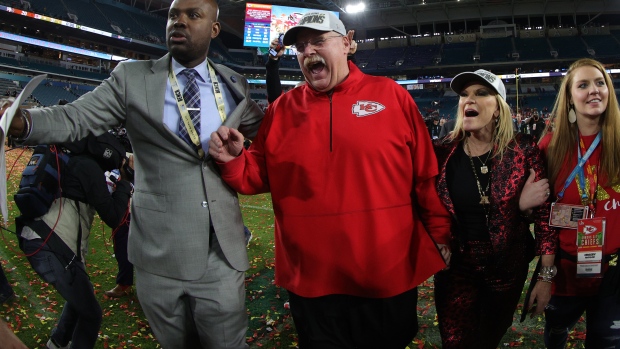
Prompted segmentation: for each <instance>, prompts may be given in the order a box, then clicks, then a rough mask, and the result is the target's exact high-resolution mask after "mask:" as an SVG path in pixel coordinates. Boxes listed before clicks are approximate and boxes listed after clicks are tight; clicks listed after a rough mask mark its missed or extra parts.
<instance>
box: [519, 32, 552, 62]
mask: <svg viewBox="0 0 620 349" xmlns="http://www.w3.org/2000/svg"><path fill="white" fill-rule="evenodd" d="M514 42H515V46H516V48H517V52H518V53H519V60H520V61H539V60H543V59H550V58H551V49H550V48H549V44H548V43H547V38H544V37H543V38H518V37H517V38H514Z"/></svg>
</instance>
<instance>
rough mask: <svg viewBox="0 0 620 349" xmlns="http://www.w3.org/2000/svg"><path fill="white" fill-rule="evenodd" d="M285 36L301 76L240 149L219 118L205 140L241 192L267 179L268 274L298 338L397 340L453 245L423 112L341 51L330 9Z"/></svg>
mask: <svg viewBox="0 0 620 349" xmlns="http://www.w3.org/2000/svg"><path fill="white" fill-rule="evenodd" d="M284 45H287V46H288V45H293V46H294V47H295V49H296V50H297V57H298V60H299V65H300V67H301V70H302V72H303V74H304V76H305V78H306V82H307V84H305V85H304V86H301V87H298V88H296V89H293V90H291V91H290V92H288V93H286V94H284V95H282V96H281V97H280V98H279V99H278V100H277V101H275V102H274V103H273V104H272V106H271V107H270V108H269V110H268V112H267V114H266V116H265V118H264V120H263V123H262V125H261V128H260V130H259V133H258V135H257V137H256V138H255V139H254V141H253V143H252V145H251V146H250V148H249V150H244V149H243V137H242V136H241V134H240V133H239V132H238V131H237V130H235V129H230V128H227V127H225V126H222V127H220V128H219V129H218V131H217V132H214V133H213V134H212V136H211V141H210V149H209V153H210V154H211V156H212V157H213V158H214V159H215V160H216V161H218V163H219V166H220V168H221V171H222V178H223V179H224V180H225V181H226V182H227V183H228V184H229V185H230V186H232V187H233V188H234V189H236V190H237V191H238V192H239V193H242V194H246V195H248V194H258V193H264V192H271V195H272V200H273V208H274V212H275V218H276V225H275V240H276V252H275V253H276V283H277V284H278V285H280V286H282V287H283V288H285V289H286V290H288V292H289V296H290V305H291V313H292V315H293V320H294V321H295V326H296V328H297V331H298V333H299V346H300V348H302V349H303V348H321V349H323V348H353V347H355V348H399V349H402V348H404V347H405V346H406V345H407V344H409V342H410V341H411V340H412V339H413V337H414V336H415V334H416V332H417V315H416V305H417V288H416V286H417V285H418V284H420V283H421V282H423V281H424V280H426V279H427V278H428V277H430V276H431V275H433V274H434V273H436V272H437V271H439V270H441V269H442V268H445V267H446V263H445V262H444V260H446V261H449V255H450V252H449V251H448V249H447V247H446V246H445V245H446V244H447V243H448V240H449V236H450V232H449V230H450V218H449V216H448V213H447V211H446V210H445V208H444V207H443V205H442V204H441V202H440V201H439V197H438V195H437V192H436V189H435V177H436V176H437V174H438V171H437V168H438V166H437V162H436V159H435V155H434V152H433V148H432V144H431V140H430V137H429V136H428V131H427V129H426V125H425V124H424V120H423V119H422V116H421V115H420V112H419V110H418V107H417V106H416V104H415V102H414V101H413V99H412V98H411V96H410V95H409V94H408V93H407V91H405V89H403V88H402V87H401V86H399V85H398V84H396V83H395V82H394V81H393V80H390V79H387V78H384V77H375V76H370V75H366V74H364V73H362V72H361V71H360V70H359V69H358V68H357V67H356V66H355V65H354V64H352V63H350V62H347V54H348V53H349V48H350V40H349V39H348V38H347V36H346V30H345V28H344V25H343V24H342V22H341V21H340V20H339V19H338V18H337V17H336V16H335V15H334V14H333V13H331V12H319V11H317V12H310V13H307V14H306V15H304V17H303V18H302V19H301V21H300V22H299V24H298V25H297V26H295V27H293V28H291V29H290V30H289V31H287V33H286V34H285V36H284ZM442 257H443V258H442Z"/></svg>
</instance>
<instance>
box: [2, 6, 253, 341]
mask: <svg viewBox="0 0 620 349" xmlns="http://www.w3.org/2000/svg"><path fill="white" fill-rule="evenodd" d="M217 13H218V6H217V3H216V1H215V0H175V1H173V2H172V4H171V6H170V10H169V16H168V24H167V27H166V40H167V45H168V50H169V53H168V54H166V55H165V56H164V57H163V58H161V59H159V60H151V61H134V62H123V63H120V64H119V65H118V66H117V67H116V68H115V69H114V71H113V72H112V73H111V76H110V78H108V79H106V80H105V81H104V82H103V83H102V84H101V85H100V86H99V87H97V88H96V89H95V90H94V91H92V92H91V93H87V94H85V95H84V96H82V97H81V98H80V99H78V100H77V101H75V102H73V103H70V104H67V105H64V106H55V107H50V108H44V109H33V110H24V111H22V110H18V113H17V114H16V116H15V118H14V119H13V122H12V124H11V127H10V131H9V134H11V135H13V136H15V137H18V139H21V140H23V142H24V143H26V144H40V143H60V142H66V141H70V140H76V139H80V138H82V137H85V136H86V135H87V134H88V133H89V132H92V133H95V134H101V133H103V132H106V131H107V130H108V129H111V128H112V127H114V126H117V125H119V124H121V123H123V124H124V125H125V127H126V129H127V133H128V136H129V139H130V141H131V144H132V145H133V149H134V154H135V163H134V165H135V192H134V195H133V200H132V207H131V214H132V221H131V227H130V233H129V247H128V248H129V259H130V261H131V262H132V263H133V264H134V265H135V267H136V288H137V293H138V297H139V299H140V303H141V305H142V308H143V309H144V312H145V314H146V316H147V318H148V320H149V323H150V325H151V327H152V329H153V332H154V333H155V335H156V337H157V339H158V340H159V342H160V343H161V345H162V347H163V348H172V349H175V348H199V347H203V348H245V347H247V344H246V341H245V334H246V330H247V315H246V311H245V297H244V293H245V288H244V276H245V270H247V268H248V267H249V263H248V258H247V253H246V246H245V241H244V231H243V221H242V217H241V211H240V209H239V203H238V199H237V195H236V193H235V192H234V191H233V190H232V189H231V188H230V187H229V186H228V185H226V184H225V183H224V182H223V181H222V179H221V178H220V175H219V174H218V171H217V169H216V166H215V164H214V162H213V160H212V158H211V157H205V155H204V153H205V152H206V151H207V150H208V141H209V137H210V134H211V132H213V131H215V130H216V129H217V128H218V127H219V126H221V125H226V126H228V127H230V128H238V129H239V130H240V131H241V132H242V133H243V134H244V135H245V137H248V138H253V137H254V135H255V134H256V131H257V129H258V127H259V124H260V122H261V120H262V117H263V113H262V112H261V111H260V109H259V108H258V106H257V105H256V104H255V103H254V102H253V101H252V99H251V98H250V92H249V87H248V84H247V81H246V80H245V79H244V78H243V77H242V76H241V75H239V74H237V73H235V72H234V71H232V70H230V69H228V68H226V67H224V66H220V65H217V64H213V63H212V62H210V61H209V60H207V58H206V57H207V53H208V49H209V45H210V42H211V39H213V38H215V37H216V36H217V35H218V34H219V32H220V24H219V23H218V22H217ZM185 68H194V69H195V70H196V78H195V80H196V82H197V84H198V87H199V94H200V100H199V101H200V102H199V103H200V105H199V108H189V107H190V104H189V103H188V101H185V103H188V104H187V107H188V108H187V110H190V109H191V110H192V111H194V110H201V111H200V117H199V119H200V124H199V125H198V124H196V125H195V127H186V129H187V130H188V131H187V132H188V133H191V132H189V130H190V128H191V129H192V130H193V129H195V130H196V131H197V133H198V132H199V133H200V135H199V140H198V139H197V138H196V142H194V144H196V145H194V144H190V143H188V141H186V140H184V139H182V138H181V136H180V134H181V131H180V130H181V126H179V125H180V123H184V125H186V126H188V123H187V121H185V122H184V121H181V120H183V119H184V117H182V115H184V114H183V108H184V107H185V106H186V105H185V103H183V104H181V96H180V91H185V87H186V85H190V84H191V82H189V81H190V78H189V77H186V76H185V75H184V73H183V70H184V69H185ZM218 82H219V85H218ZM218 87H219V88H218ZM174 92H176V94H175V93H174ZM175 95H176V96H177V98H175ZM194 95H195V94H194ZM216 97H219V98H216ZM183 99H185V98H183ZM222 108H223V109H222ZM187 114H188V112H187V111H185V116H187ZM192 121H193V120H190V121H189V123H191V122H192ZM190 142H191V139H190ZM60 344H63V345H64V344H66V343H60Z"/></svg>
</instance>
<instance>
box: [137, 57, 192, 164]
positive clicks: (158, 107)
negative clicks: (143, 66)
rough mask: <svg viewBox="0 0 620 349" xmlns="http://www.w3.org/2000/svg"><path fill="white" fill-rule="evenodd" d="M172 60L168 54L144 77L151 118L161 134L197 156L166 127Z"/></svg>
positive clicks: (156, 62)
mask: <svg viewBox="0 0 620 349" xmlns="http://www.w3.org/2000/svg"><path fill="white" fill-rule="evenodd" d="M170 59H171V58H170V54H169V53H168V54H166V55H165V56H164V57H162V58H160V59H158V60H157V61H155V64H153V66H152V67H151V71H152V74H150V75H146V76H145V77H144V80H145V84H146V100H147V108H148V111H149V117H150V118H152V121H153V124H154V125H158V128H160V133H161V135H162V136H163V137H164V138H166V139H168V140H170V141H171V142H172V143H174V144H176V145H178V146H179V147H180V148H183V149H185V150H187V151H188V152H191V153H192V154H196V151H194V149H193V148H192V147H190V146H189V144H187V143H186V142H185V141H184V140H182V139H181V138H180V137H179V136H178V135H177V134H176V133H175V132H173V131H172V130H170V129H169V128H168V127H166V125H164V102H165V95H166V87H167V82H168V71H169V67H170ZM196 156H197V155H196Z"/></svg>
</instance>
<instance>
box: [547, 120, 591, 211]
mask: <svg viewBox="0 0 620 349" xmlns="http://www.w3.org/2000/svg"><path fill="white" fill-rule="evenodd" d="M577 132H579V131H577ZM600 141H601V133H600V132H599V133H598V134H597V135H596V138H595V139H594V142H592V144H591V145H590V148H588V151H587V152H586V153H585V154H584V155H583V156H581V150H580V149H579V148H578V149H577V152H578V154H579V155H578V156H579V157H578V159H579V161H578V163H577V166H575V168H574V169H573V172H571V173H570V175H569V176H568V178H566V182H564V188H562V191H561V192H559V193H558V199H557V201H560V200H562V198H563V197H564V191H566V188H568V186H569V185H570V184H571V182H572V181H573V179H575V176H576V175H577V173H578V172H581V173H583V165H584V164H585V163H586V161H588V159H589V158H590V155H592V153H594V150H595V149H596V147H597V146H598V144H599V143H600Z"/></svg>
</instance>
